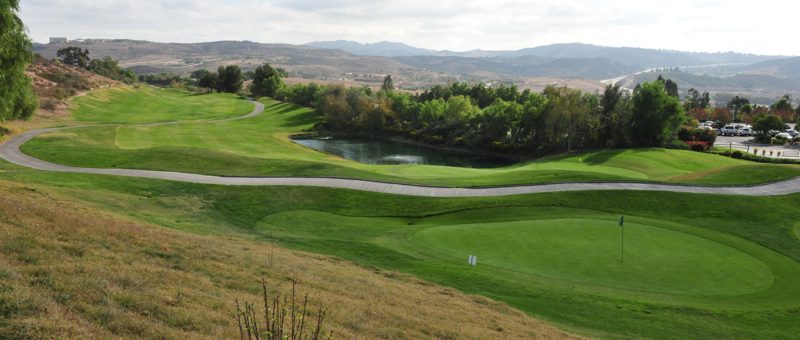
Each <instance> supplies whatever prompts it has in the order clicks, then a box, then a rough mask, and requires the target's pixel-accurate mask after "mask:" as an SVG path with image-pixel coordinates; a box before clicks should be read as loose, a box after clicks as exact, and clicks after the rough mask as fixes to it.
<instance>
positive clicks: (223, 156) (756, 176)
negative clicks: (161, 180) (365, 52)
mask: <svg viewBox="0 0 800 340" xmlns="http://www.w3.org/2000/svg"><path fill="white" fill-rule="evenodd" d="M139 91H146V93H150V92H152V91H157V90H152V89H150V90H133V89H126V90H124V91H123V90H120V91H117V92H100V93H98V94H97V95H98V96H100V95H102V96H104V97H105V98H106V100H108V102H112V103H113V102H117V101H122V102H124V101H127V100H129V99H128V98H129V97H131V96H132V97H136V98H139V97H142V96H145V95H146V93H145V94H140V93H139ZM131 92H132V93H131ZM200 97H203V96H191V95H185V96H182V97H181V96H179V97H176V98H180V100H178V101H180V102H187V103H192V102H194V101H195V100H196V98H200ZM176 100H177V99H176ZM229 101H230V102H233V103H239V102H241V101H240V100H237V99H232V98H231V99H229ZM262 102H264V103H265V105H266V111H265V113H264V114H262V115H261V116H258V117H255V118H251V119H244V120H238V121H229V122H218V123H209V122H185V123H182V124H170V125H162V126H125V125H122V126H103V127H87V128H80V129H71V130H66V131H60V132H55V133H50V134H47V135H43V136H40V137H38V138H36V139H34V140H32V141H31V142H29V143H27V144H25V145H23V147H22V149H23V151H24V152H25V153H27V154H30V155H32V156H35V157H38V158H42V159H45V160H48V161H52V162H56V163H61V164H67V165H73V166H85V167H99V168H112V167H117V168H136V169H149V170H170V171H182V172H192V173H202V174H212V175H222V176H333V177H345V178H359V179H371V180H380V181H390V182H398V183H409V184H423V185H438V186H462V187H465V186H470V187H475V186H496V185H517V184H539V183H556V182H575V181H578V182H587V181H650V182H665V183H685V184H703V185H737V184H738V185H745V184H757V183H765V182H772V181H779V180H784V179H788V178H792V177H796V176H798V175H800V166H798V165H775V164H760V163H752V162H747V161H742V160H735V159H731V158H727V157H722V156H717V155H710V154H703V153H697V152H691V151H684V150H667V149H632V150H603V151H597V152H588V153H583V154H576V155H566V156H559V157H550V158H546V159H542V160H538V161H533V162H528V163H524V164H519V165H515V166H510V167H505V168H498V169H472V168H459V167H445V166H430V165H367V164H361V163H357V162H353V161H349V160H344V159H341V158H338V157H335V156H331V155H328V154H324V153H320V152H317V151H314V150H311V149H309V148H305V147H303V146H299V145H297V144H295V143H293V142H291V141H290V140H289V138H288V137H289V136H290V135H291V134H292V133H297V132H300V131H304V130H308V129H310V128H311V127H312V126H313V124H315V123H316V122H319V120H320V117H319V115H318V114H317V113H315V112H314V111H312V110H311V109H308V108H303V107H298V106H295V105H291V104H287V103H282V102H276V101H273V100H270V99H262ZM199 110H200V111H198V112H202V110H203V109H199ZM79 111H80V109H79V110H78V112H76V116H79V117H80V116H81V113H80V112H79ZM105 111H107V112H108V113H107V114H106V115H107V116H108V117H116V116H119V115H120V114H121V113H120V110H119V109H118V108H116V107H114V106H111V107H106V106H98V107H97V108H96V115H97V116H98V118H97V119H99V116H101V115H103V113H102V112H105ZM151 111H152V112H151ZM143 112H144V111H143ZM147 112H151V113H153V114H156V113H155V112H161V113H160V114H157V115H158V117H159V119H163V120H180V118H181V117H180V116H172V115H171V113H170V112H171V111H170V110H169V109H166V108H164V109H161V111H156V110H148V111H147ZM145 116H147V117H149V116H148V115H147V114H146V115H145ZM145 116H142V117H140V118H141V119H145V118H144V117H145ZM148 120H154V119H150V118H148Z"/></svg>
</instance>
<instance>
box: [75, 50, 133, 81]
mask: <svg viewBox="0 0 800 340" xmlns="http://www.w3.org/2000/svg"><path fill="white" fill-rule="evenodd" d="M87 69H88V70H89V71H92V72H94V73H97V74H99V75H101V76H103V77H106V78H111V79H114V80H119V81H123V82H125V83H133V82H135V81H136V79H137V77H136V73H135V72H133V70H123V69H121V68H120V67H119V64H118V63H117V61H116V60H114V59H111V57H108V56H106V57H104V58H103V59H94V60H92V61H90V62H89V65H88V66H87Z"/></svg>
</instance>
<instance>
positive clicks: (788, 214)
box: [0, 162, 800, 339]
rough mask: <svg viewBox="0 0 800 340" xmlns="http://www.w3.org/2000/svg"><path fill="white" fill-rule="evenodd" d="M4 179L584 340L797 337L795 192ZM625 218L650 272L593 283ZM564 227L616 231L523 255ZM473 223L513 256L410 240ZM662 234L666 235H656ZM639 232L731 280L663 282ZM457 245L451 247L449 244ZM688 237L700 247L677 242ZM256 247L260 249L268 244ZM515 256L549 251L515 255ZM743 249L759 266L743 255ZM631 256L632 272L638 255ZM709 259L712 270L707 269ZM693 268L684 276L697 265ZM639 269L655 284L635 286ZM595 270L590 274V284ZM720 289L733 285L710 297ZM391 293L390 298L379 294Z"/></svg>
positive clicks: (615, 272) (12, 172)
mask: <svg viewBox="0 0 800 340" xmlns="http://www.w3.org/2000/svg"><path fill="white" fill-rule="evenodd" d="M0 179H2V180H8V181H13V182H18V183H24V185H25V186H27V187H31V188H34V189H36V190H44V189H40V188H46V190H47V191H48V192H56V193H58V195H63V196H64V197H69V199H70V200H79V201H84V202H88V204H90V205H91V206H92V207H97V208H101V209H103V210H107V211H115V212H118V213H119V214H124V215H125V216H127V217H128V218H131V219H135V220H139V221H142V222H143V223H147V224H155V225H161V226H165V227H169V228H174V229H178V230H184V231H191V232H194V233H197V234H201V235H208V239H209V240H211V239H214V238H217V237H218V238H229V237H231V235H241V236H243V237H248V238H252V239H253V240H256V241H261V242H264V243H268V242H270V240H274V241H275V242H276V244H280V245H282V246H286V247H290V248H294V249H299V250H304V251H311V252H314V253H319V254H327V255H334V256H337V257H339V258H342V259H345V260H349V261H352V262H355V263H357V264H360V265H363V266H365V267H369V268H379V269H380V270H381V271H389V272H404V273H408V274H412V275H414V276H416V277H418V278H420V279H423V280H426V281H430V282H435V283H438V284H441V285H445V286H450V287H454V288H456V289H458V290H460V291H461V292H464V293H468V294H476V295H482V296H486V297H489V298H492V299H495V300H499V301H503V302H506V303H508V304H509V305H511V306H513V307H516V308H518V309H520V310H522V311H524V312H526V313H529V314H530V315H532V316H534V317H536V318H538V319H543V320H545V321H547V322H553V323H555V324H557V325H558V326H559V327H563V328H564V329H566V330H568V331H571V332H575V333H579V334H583V335H587V336H594V337H601V338H626V337H645V338H737V339H742V338H753V339H764V338H791V337H793V336H794V334H798V333H800V324H798V323H797V322H796V320H797V316H798V315H800V314H798V313H800V291H798V290H800V286H798V285H797V284H796V283H797V282H798V281H800V263H798V261H800V240H798V238H796V237H795V235H794V228H795V227H796V225H797V221H798V219H797V214H796V207H797V206H800V195H788V196H780V197H736V196H722V195H690V194H677V193H659V192H625V191H614V192H570V193H552V194H541V195H520V196H510V197H494V198H459V199H430V198H419V197H406V196H392V195H382V194H372V193H364V192H356V191H348V190H335V189H323V188H295V187H225V186H205V185H193V184H186V183H175V182H167V181H153V180H142V179H132V178H118V177H113V176H91V175H80V174H63V173H51V172H39V171H32V170H28V169H23V168H20V167H16V166H12V165H9V164H8V163H3V162H0ZM14 194H15V193H13V192H12V193H11V197H13V196H14ZM620 214H625V216H626V221H627V222H626V223H630V224H632V225H638V226H642V227H640V228H639V227H635V229H637V230H635V231H634V230H633V229H632V231H631V234H630V235H631V237H632V239H631V240H630V241H631V242H634V243H631V244H630V245H629V247H631V248H630V249H631V250H633V251H634V253H632V254H640V256H641V257H642V260H647V261H649V263H650V264H651V265H652V266H651V268H649V269H650V270H648V268H638V269H637V268H632V269H633V271H634V272H635V273H636V274H637V275H622V274H621V273H620V270H621V271H622V273H624V271H625V270H627V269H626V267H618V266H617V265H616V264H611V263H608V262H609V261H606V262H607V263H606V264H605V265H607V266H608V269H609V270H608V272H607V273H606V275H607V276H606V278H604V279H603V280H600V281H598V279H601V278H598V277H595V275H599V274H597V273H598V272H600V268H596V267H598V266H600V265H602V263H600V262H602V261H603V260H610V259H613V257H614V256H615V255H616V251H614V254H613V255H611V254H609V255H603V256H597V254H599V253H602V249H600V248H603V247H609V248H611V246H612V245H614V242H616V241H617V240H618V238H617V236H618V235H617V234H616V233H614V231H615V230H616V228H618V227H617V226H616V221H618V218H619V215H620ZM559 219H562V220H563V219H579V220H590V221H598V222H596V223H597V224H600V223H609V224H611V226H610V228H611V230H612V231H611V233H610V235H611V236H612V237H611V238H608V239H606V238H602V239H601V236H603V235H601V234H598V235H594V234H592V233H591V232H589V231H586V233H584V232H581V233H580V234H582V235H594V236H592V237H589V241H590V242H592V243H594V242H596V243H598V244H597V245H596V246H595V245H592V246H591V247H590V249H589V250H590V251H589V252H588V253H589V254H594V255H592V256H580V254H581V252H579V251H576V250H573V251H571V252H570V251H566V250H564V251H563V254H565V256H564V257H563V258H559V257H557V256H558V255H559V254H561V253H562V252H553V251H545V249H542V251H539V252H537V251H536V250H535V249H525V248H524V247H525V245H535V244H536V242H538V241H537V240H536V239H535V238H536V237H541V235H543V234H537V233H535V232H534V233H530V232H524V231H523V230H521V229H520V226H522V227H524V226H526V225H531V226H536V225H542V223H545V222H539V221H543V220H559ZM476 223H480V224H487V225H492V226H497V227H500V228H507V229H508V230H510V231H509V232H505V233H498V234H496V235H495V234H492V237H497V238H503V237H505V238H507V239H509V240H513V242H515V243H513V244H522V246H519V247H515V248H519V249H513V248H512V245H513V244H512V243H509V245H506V244H504V245H502V246H497V247H491V248H490V249H477V248H475V247H477V246H475V247H473V246H469V245H468V242H471V241H470V240H472V239H473V238H471V237H469V236H471V235H470V234H469V233H458V235H462V234H464V236H463V237H461V236H460V237H461V241H460V242H467V243H465V244H467V246H466V247H468V248H470V249H469V252H470V253H473V252H474V253H473V255H478V256H479V266H477V267H475V268H470V267H469V266H467V265H466V255H468V254H461V252H462V251H465V250H466V248H454V251H453V252H452V253H451V252H448V251H446V249H445V251H441V249H438V248H434V247H432V246H430V245H429V244H427V243H425V242H421V240H419V239H418V238H417V237H416V236H415V234H417V233H424V232H425V230H428V229H432V230H436V228H439V227H445V228H454V226H459V225H465V224H476ZM545 224H546V223H545ZM597 224H595V226H597ZM448 226H449V227H448ZM551 231H553V235H552V237H551V238H550V239H551V240H553V241H554V242H555V241H558V242H557V243H556V244H561V245H565V244H566V243H564V242H573V243H570V244H581V240H582V239H581V238H576V239H574V240H572V241H569V240H561V239H560V237H561V236H569V235H571V234H569V233H560V232H557V230H556V229H551ZM640 231H644V232H647V235H641V234H639V232H640ZM651 232H652V233H651ZM637 234H639V235H637ZM665 234H666V235H667V236H668V237H667V239H665V240H661V239H660V237H656V236H659V235H660V236H664V235H665ZM680 234H684V235H680ZM572 236H575V235H572ZM577 236H581V235H577ZM636 236H640V237H641V236H646V237H645V238H640V239H641V240H648V239H650V240H651V241H648V242H645V243H644V244H646V245H648V246H658V245H659V244H660V243H659V242H666V246H670V247H677V248H676V249H678V250H680V251H682V252H684V253H683V254H669V253H668V250H664V249H660V250H658V249H656V250H657V252H658V253H661V254H662V255H665V256H667V258H668V259H670V258H671V259H673V260H688V261H691V260H693V259H696V258H702V257H703V256H711V257H710V258H709V260H708V261H710V262H713V261H723V263H722V264H721V265H720V266H719V267H720V269H722V270H723V272H720V273H716V274H712V273H704V274H703V275H704V276H703V277H700V278H691V279H692V280H696V279H697V280H701V281H702V282H701V283H702V286H698V287H696V288H695V287H691V286H689V285H687V284H684V283H685V282H681V281H680V280H679V279H677V278H669V276H668V275H667V274H668V272H669V270H668V268H667V266H668V265H672V263H667V262H665V261H663V260H660V259H658V258H647V256H648V255H647V254H642V253H641V249H639V250H637V249H636V248H637V247H641V245H642V243H641V241H640V242H635V240H636V239H637V237H636ZM651 236H652V237H651ZM203 240H205V238H203ZM490 240H491V239H487V241H490ZM583 240H586V238H583ZM457 241H458V240H450V241H449V242H450V243H449V244H450V246H451V247H452V246H453V242H457ZM683 241H690V242H694V243H697V244H699V245H698V246H688V245H680V244H676V243H681V242H683ZM203 242H205V241H203ZM237 242H239V241H237ZM509 242H511V241H509ZM198 244H200V243H198ZM209 244H211V243H209ZM242 244H245V243H244V242H243V243H242ZM548 244H550V243H548ZM444 245H447V244H444ZM666 246H665V247H666ZM198 247H201V245H198ZM202 247H205V246H204V245H203V246H202ZM245 247H248V248H249V246H246V245H245ZM502 247H505V248H502ZM21 248H24V247H21ZM473 248H475V249H473ZM705 248H711V249H705ZM204 249H206V248H204ZM259 249H261V250H259V253H261V252H262V251H263V254H266V250H265V248H259ZM476 250H477V251H480V253H477V251H476ZM656 250H654V251H656ZM515 251H518V252H520V253H522V254H528V255H531V256H538V255H539V254H540V256H541V257H539V258H532V259H530V260H526V259H515V258H513V256H514V255H513V253H514V252H515ZM724 253H728V254H731V253H734V254H737V255H733V257H732V258H733V259H734V260H736V261H737V262H736V263H739V265H741V268H742V271H743V272H741V273H740V272H731V271H730V269H731V266H727V265H725V264H724V260H723V259H720V258H717V257H716V255H713V254H724ZM741 253H745V254H749V256H752V257H753V258H754V259H747V260H746V259H744V258H742V257H741ZM554 254H556V257H553V256H554ZM566 255H568V256H566ZM712 255H713V256H712ZM23 258H24V257H23ZM630 260H631V261H633V262H631V264H633V265H636V259H635V258H633V257H632V258H630ZM259 261H261V260H259ZM512 261H519V262H517V263H516V264H517V265H519V267H518V268H509V267H508V266H507V265H508V264H514V263H513V262H512ZM654 261H655V262H654ZM610 262H614V261H610ZM532 263H539V264H542V265H541V266H539V265H536V266H533V265H532ZM755 263H760V264H763V265H764V266H766V267H767V268H768V271H769V273H771V275H772V277H773V279H772V283H771V284H770V285H769V286H768V287H764V286H765V284H764V279H763V277H762V278H759V277H760V276H759V275H763V273H764V272H763V270H761V269H757V268H758V265H756V264H755ZM702 265H703V266H705V267H706V268H708V266H710V265H711V264H710V263H703V264H702ZM572 266H575V268H572ZM658 266H663V267H664V268H659V267H658ZM689 266H690V265H689V264H684V265H681V268H682V270H692V269H690V268H688V267H689ZM533 267H535V268H533ZM734 267H738V266H734ZM580 268H583V269H584V270H589V271H592V273H589V274H591V275H589V274H586V275H584V274H583V273H581V272H580V271H576V270H577V269H580ZM515 269H521V270H515ZM659 271H661V274H659ZM759 273H761V274H759ZM392 275H395V274H392ZM639 275H649V277H644V278H642V280H641V282H640V280H639ZM659 275H661V278H665V277H666V278H667V280H665V281H664V282H659V283H658V284H660V285H662V286H660V287H647V288H646V289H641V288H642V286H643V285H644V282H645V281H647V280H651V281H650V282H651V283H652V282H653V281H652V280H657V279H656V277H658V276H659ZM664 275H667V276H664ZM715 275H723V276H725V275H730V276H731V277H733V278H736V280H734V281H731V282H726V280H725V279H720V277H716V278H715ZM588 276H591V277H592V278H593V280H587V279H586V278H587V277H588ZM754 278H755V280H754ZM687 280H688V279H687ZM713 281H717V282H718V285H719V286H720V287H724V288H725V291H720V292H719V293H709V291H708V287H713V285H714V283H713ZM734 282H738V283H734ZM748 282H750V283H752V284H750V283H748ZM664 285H667V287H665V286H664ZM748 285H750V286H749V287H748ZM654 288H655V289H654ZM693 289H699V290H700V291H697V290H694V291H693ZM384 294H385V295H386V296H389V295H391V294H392V292H391V290H385V291H384Z"/></svg>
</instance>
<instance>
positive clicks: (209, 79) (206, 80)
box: [197, 71, 219, 91]
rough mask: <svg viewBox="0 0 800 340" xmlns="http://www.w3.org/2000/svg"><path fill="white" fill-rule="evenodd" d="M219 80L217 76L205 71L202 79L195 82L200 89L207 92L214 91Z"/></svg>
mask: <svg viewBox="0 0 800 340" xmlns="http://www.w3.org/2000/svg"><path fill="white" fill-rule="evenodd" d="M218 80H219V75H218V74H216V73H213V72H208V71H206V74H205V75H204V76H203V78H200V80H199V81H198V82H197V86H200V87H202V88H206V89H208V90H209V91H214V89H216V88H217V81H218Z"/></svg>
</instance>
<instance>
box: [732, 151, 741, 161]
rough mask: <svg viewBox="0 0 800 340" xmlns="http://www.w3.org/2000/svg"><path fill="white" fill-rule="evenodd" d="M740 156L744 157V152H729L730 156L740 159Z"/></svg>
mask: <svg viewBox="0 0 800 340" xmlns="http://www.w3.org/2000/svg"><path fill="white" fill-rule="evenodd" d="M742 157H744V153H743V152H741V151H739V150H736V151H734V152H731V158H735V159H742Z"/></svg>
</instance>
